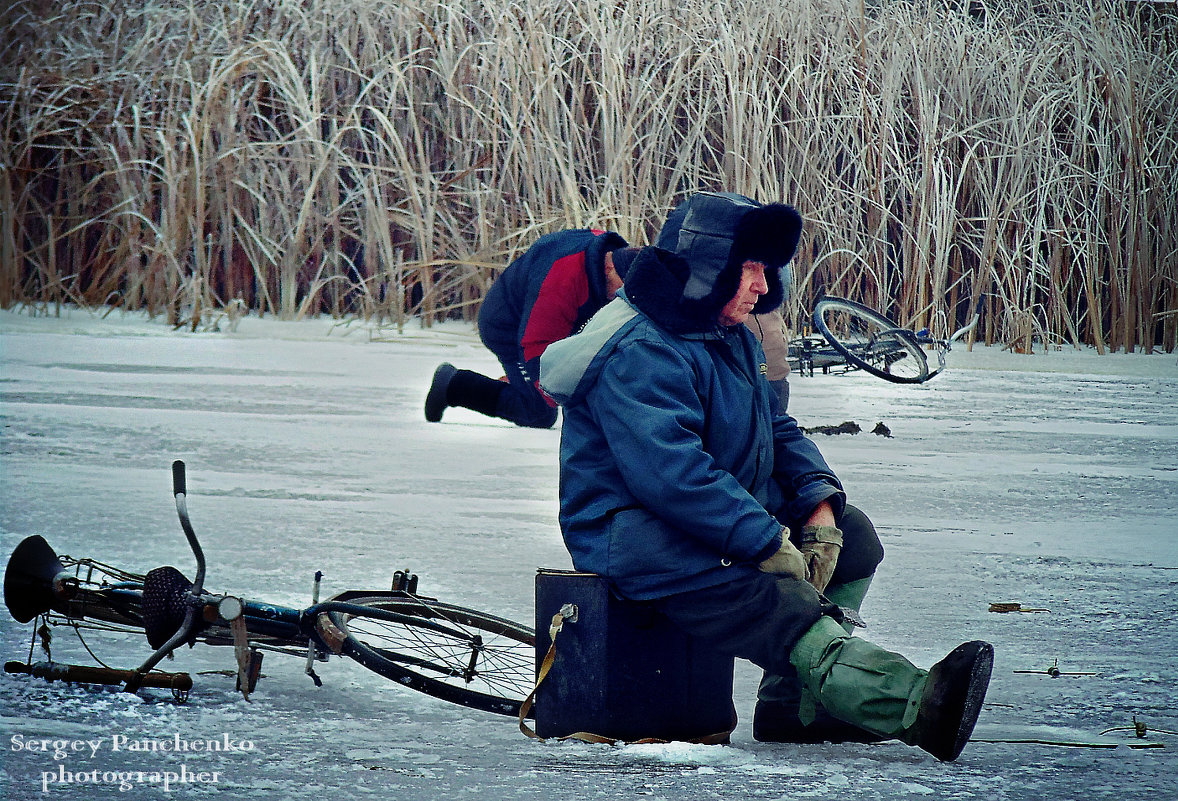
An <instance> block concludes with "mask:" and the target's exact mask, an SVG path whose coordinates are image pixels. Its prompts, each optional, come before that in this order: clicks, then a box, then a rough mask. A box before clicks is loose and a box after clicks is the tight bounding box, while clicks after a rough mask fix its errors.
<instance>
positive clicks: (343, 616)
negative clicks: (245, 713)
mask: <svg viewBox="0 0 1178 801" xmlns="http://www.w3.org/2000/svg"><path fill="white" fill-rule="evenodd" d="M347 595H348V596H349V597H348V598H347V601H346V602H345V603H338V602H328V604H327V605H326V607H327V609H328V616H329V617H330V619H331V622H332V623H333V624H334V625H335V626H337V627H338V628H339V629H340V630H341V631H342V632H343V633H344V635H345V637H344V641H343V644H342V651H343V653H345V654H347V655H348V656H350V657H351V658H353V659H355V660H356V661H357V662H359V663H360V664H362V665H364V667H366V668H368V669H369V670H373V671H375V672H376V673H379V674H380V675H382V676H384V677H386V678H389V679H392V680H393V681H396V682H398V683H400V684H404V685H405V686H406V687H410V688H412V689H414V690H418V691H420V692H423V693H426V694H428V695H432V696H434V697H435V698H440V699H442V700H443V701H449V702H450V703H454V704H460V705H462V706H467V707H472V708H474V709H481V710H483V711H486V712H494V713H497V714H500V715H513V716H514V715H518V714H519V709H520V705H521V704H522V703H523V700H524V698H526V697H527V695H528V693H530V692H531V691H532V687H533V686H534V684H535V678H536V651H535V644H536V637H535V633H534V632H533V631H532V630H531V629H530V628H527V627H526V626H523V625H521V624H519V623H514V622H512V621H510V620H505V619H503V618H499V617H495V616H494V615H488V614H486V613H483V612H479V611H476V610H474V609H465V608H463V607H461V606H454V605H453V604H447V603H442V602H441V601H435V600H433V599H428V598H419V597H417V596H413V595H405V594H397V593H389V594H388V595H384V594H372V595H358V596H354V597H352V596H351V594H350V593H348V594H347Z"/></svg>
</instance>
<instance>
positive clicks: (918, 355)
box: [814, 298, 929, 384]
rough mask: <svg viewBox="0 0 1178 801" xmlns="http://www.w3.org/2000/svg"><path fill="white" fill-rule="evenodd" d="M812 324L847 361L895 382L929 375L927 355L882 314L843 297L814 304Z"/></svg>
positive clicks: (912, 381)
mask: <svg viewBox="0 0 1178 801" xmlns="http://www.w3.org/2000/svg"><path fill="white" fill-rule="evenodd" d="M814 327H815V328H817V329H818V330H819V331H821V332H822V335H823V336H824V337H826V341H827V342H829V343H830V344H831V347H833V348H834V349H835V350H837V351H838V352H839V353H841V354H842V355H843V356H844V357H845V358H846V360H847V362H848V363H849V364H853V365H855V366H856V367H859V368H860V369H863V370H866V371H867V372H869V373H871V374H872V375H875V376H879V377H880V378H882V379H884V380H885V381H892V382H895V383H897V384H920V383H922V382H924V381H927V380H928V378H929V369H928V359H927V358H926V357H925V355H924V351H923V350H921V348H920V346H919V345H918V344H916V342H915V341H914V340H913V338H912V333H911V332H910V331H907V330H905V329H902V328H899V327H897V326H896V324H895V323H893V322H892V321H891V320H889V319H888V318H887V317H884V316H883V315H882V314H879V313H877V312H874V311H872V310H871V309H869V308H867V307H866V306H863V305H860V304H858V303H855V302H854V301H850V300H843V299H842V298H823V299H822V300H820V301H818V302H817V303H816V304H814Z"/></svg>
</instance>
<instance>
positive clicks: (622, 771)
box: [0, 310, 1178, 801]
mask: <svg viewBox="0 0 1178 801" xmlns="http://www.w3.org/2000/svg"><path fill="white" fill-rule="evenodd" d="M0 350H2V355H0V367H2V374H0V422H2V434H0V446H2V450H0V453H2V456H0V459H2V462H0V551H3V554H4V558H5V560H7V555H8V554H9V553H11V551H12V549H13V548H14V547H15V546H16V544H17V543H18V542H19V541H20V540H21V539H23V538H24V537H26V536H29V535H31V534H41V535H43V536H45V537H46V539H47V540H48V541H49V542H50V544H51V545H52V546H53V547H54V548H55V549H56V550H57V551H58V552H59V553H68V554H71V555H73V556H90V557H93V558H96V559H99V560H101V561H104V562H108V563H111V564H114V565H118V566H120V567H126V568H132V569H135V570H138V571H145V570H147V569H149V568H152V567H155V566H158V565H163V564H172V565H176V566H177V567H179V568H180V569H181V570H183V571H185V572H187V573H188V574H189V575H191V573H192V569H193V568H192V558H191V555H190V554H189V553H188V551H187V548H186V546H185V543H184V538H183V535H182V533H181V531H180V528H179V526H178V524H177V522H176V519H175V512H174V506H173V503H172V498H171V491H170V481H171V476H170V471H169V465H170V464H171V461H172V460H173V459H176V458H181V459H184V460H185V461H186V462H187V464H188V507H189V511H190V512H191V514H192V518H193V522H194V524H195V526H196V530H197V532H198V534H199V535H200V537H201V542H202V544H203V545H204V549H205V552H206V554H207V556H208V559H209V572H208V579H207V586H209V587H211V588H212V589H216V590H219V591H224V592H234V593H237V594H241V595H245V596H248V597H252V598H260V599H265V600H269V601H272V602H275V603H281V604H288V605H292V606H302V605H306V604H307V603H309V602H310V592H311V579H312V576H313V574H314V572H315V571H316V570H322V571H323V572H324V573H325V579H324V594H325V595H327V594H331V593H334V592H338V591H342V590H344V589H351V588H365V589H384V588H387V586H388V583H389V581H390V579H391V576H392V573H393V572H394V571H395V570H398V569H404V568H406V567H408V568H410V569H411V570H413V572H415V573H417V574H418V575H419V576H420V577H421V589H422V591H423V592H427V593H428V594H431V595H435V596H438V597H439V598H442V599H444V600H447V601H450V602H453V603H457V604H461V605H465V606H472V607H475V608H478V609H483V610H486V611H488V612H492V613H495V614H498V615H501V616H504V617H508V618H511V619H513V620H519V621H522V622H527V623H529V624H530V623H532V621H533V610H532V592H533V577H534V573H535V569H536V568H538V567H556V568H561V567H568V566H569V560H568V556H567V554H566V553H565V551H564V548H563V546H562V544H561V541H560V535H559V531H558V527H557V518H556V515H557V476H558V468H557V460H556V454H557V444H558V442H559V431H557V430H552V431H532V430H522V429H517V428H515V427H513V426H511V425H509V424H506V423H501V422H499V421H494V420H490V419H488V418H484V417H480V416H478V415H476V414H474V413H471V412H466V411H464V410H460V409H451V410H448V411H447V412H446V417H445V420H444V422H443V423H441V424H436V425H431V424H428V423H426V422H425V421H424V419H423V418H422V412H421V405H422V401H423V399H424V396H425V391H426V388H427V386H428V383H429V379H430V376H431V375H432V373H433V369H434V367H435V366H436V365H437V364H438V363H439V362H441V361H451V362H454V363H455V364H457V365H459V366H462V367H470V368H473V369H480V370H483V371H485V372H488V373H490V372H493V371H495V370H496V369H497V365H496V363H495V362H494V359H493V357H491V355H490V354H489V353H488V352H486V351H485V350H484V349H482V348H481V346H480V345H479V343H478V339H477V336H476V334H475V333H474V330H473V328H472V327H471V326H469V325H464V324H458V323H448V324H444V325H439V326H435V327H434V328H431V329H422V328H420V327H419V326H417V324H413V325H411V326H409V327H407V328H406V330H405V331H404V332H401V333H398V332H396V331H395V330H392V329H382V328H379V327H375V326H367V325H361V324H356V323H352V324H340V323H332V322H330V321H323V320H310V321H304V322H299V323H282V322H278V321H274V320H259V319H257V318H254V317H251V318H246V319H244V320H242V321H241V324H240V326H238V328H237V329H236V330H235V331H233V332H217V331H204V332H200V333H196V334H193V333H184V332H174V331H172V330H171V329H170V328H168V327H167V326H165V325H164V324H163V323H162V322H160V321H150V320H146V319H144V318H142V317H139V316H120V314H119V313H118V312H114V313H111V314H107V315H105V316H104V315H100V314H96V313H90V312H85V311H78V310H63V312H62V314H61V316H40V317H33V316H30V315H29V314H28V313H27V312H0ZM496 374H497V373H496ZM1175 398H1178V362H1176V360H1175V357H1174V355H1173V354H1169V355H1165V354H1158V355H1144V354H1129V355H1126V354H1114V355H1106V356H1096V355H1095V354H1092V353H1089V352H1079V351H1073V350H1070V349H1063V350H1053V351H1049V352H1046V353H1042V352H1041V353H1039V354H1036V355H1031V356H1020V355H1014V354H1011V353H1009V352H1005V351H1002V350H1000V349H998V348H981V347H978V348H975V349H974V350H972V351H969V350H967V349H965V348H964V347H960V346H959V347H958V348H956V349H955V350H954V351H953V352H952V353H951V354H950V366H949V370H948V371H947V372H946V373H945V374H944V375H941V376H939V377H937V378H936V379H934V380H933V381H932V382H930V383H928V384H926V385H923V386H917V387H911V386H895V385H890V384H887V383H885V382H882V381H879V380H877V379H874V378H871V377H869V376H866V375H847V376H816V377H813V378H803V377H795V378H793V380H792V400H791V411H792V412H793V414H794V415H795V416H796V417H797V418H798V419H799V421H800V422H801V424H802V425H804V426H807V427H812V426H819V425H832V426H834V425H839V424H841V423H843V422H845V421H854V422H856V423H857V424H858V425H859V426H860V427H861V428H862V433H859V434H856V435H853V436H851V435H836V436H823V435H821V434H815V435H814V436H815V438H816V440H817V441H818V443H819V446H820V447H821V448H822V449H823V452H824V453H825V454H826V456H827V458H828V460H829V461H830V462H831V463H832V465H833V466H834V467H835V468H836V470H837V471H838V472H839V473H840V475H841V477H842V478H843V481H844V483H845V484H846V486H847V488H848V492H849V494H850V497H851V499H852V500H853V502H855V503H856V504H857V505H859V506H860V507H861V508H863V509H865V510H866V511H867V512H868V513H869V514H870V515H871V517H872V518H873V520H874V521H875V523H876V525H877V527H878V528H879V531H880V533H881V537H882V539H883V542H884V545H885V548H886V549H887V557H886V559H885V561H884V563H883V565H882V566H881V570H880V572H879V574H878V576H877V579H876V582H875V585H874V587H873V591H872V594H871V595H870V596H869V597H868V601H867V603H866V605H865V608H864V616H865V617H866V618H867V620H868V624H869V628H868V630H867V631H866V632H865V633H864V636H868V637H871V638H872V639H874V640H875V641H876V642H878V643H879V644H881V645H883V646H885V647H889V648H893V649H895V650H899V651H901V652H903V653H905V654H906V655H907V656H909V657H910V658H911V659H913V661H915V662H917V663H918V664H923V665H926V666H927V665H929V664H931V663H932V662H934V661H936V660H937V659H939V658H940V657H941V656H942V655H943V654H944V653H946V652H947V651H948V650H949V649H951V648H952V647H953V646H955V645H956V644H957V643H959V642H961V641H963V640H966V639H974V638H981V639H986V640H989V641H991V642H993V643H994V645H995V648H996V651H997V661H996V665H995V672H994V680H993V683H992V685H991V690H990V694H989V696H988V699H987V705H986V707H985V709H984V711H983V714H982V718H981V722H980V723H979V725H978V729H977V731H976V733H975V736H976V737H977V738H981V739H1013V738H1018V737H1024V738H1025V737H1027V735H1028V734H1031V735H1034V736H1036V737H1040V738H1043V739H1085V740H1089V739H1090V740H1100V741H1108V742H1116V743H1125V742H1129V741H1131V740H1132V739H1133V737H1132V733H1131V732H1127V731H1125V730H1124V729H1125V727H1131V726H1132V723H1133V719H1134V717H1136V718H1137V720H1139V721H1143V722H1145V723H1146V724H1147V726H1148V727H1150V728H1151V729H1152V730H1153V731H1152V732H1151V734H1150V735H1149V738H1148V739H1150V740H1151V741H1157V742H1162V743H1164V745H1165V748H1163V749H1150V750H1133V749H1130V748H1128V747H1126V746H1124V745H1122V746H1121V747H1118V748H1115V749H1083V748H1066V747H1059V746H1048V745H1035V744H1011V743H985V742H975V743H972V744H971V745H970V746H968V747H967V748H966V750H965V752H964V754H963V755H962V756H961V758H960V759H959V760H958V761H957V762H955V763H953V764H942V763H939V762H937V761H936V760H935V759H933V758H932V757H930V756H928V755H926V754H924V753H923V752H920V751H917V750H914V749H911V748H908V747H906V746H903V745H900V744H897V743H883V744H876V745H840V746H836V745H820V746H790V745H769V744H762V743H757V742H754V741H753V740H752V737H751V733H750V730H749V724H750V721H751V719H752V706H753V696H754V693H755V688H756V681H757V678H758V676H757V671H756V670H755V669H753V668H752V667H751V666H750V665H747V664H738V668H737V681H736V684H737V686H736V704H737V710H738V712H739V714H740V717H741V723H740V725H739V727H738V728H737V730H736V731H735V732H734V734H733V737H732V743H731V744H730V745H727V746H703V745H692V744H685V743H669V744H661V745H658V744H649V745H626V746H616V747H610V746H600V745H586V744H581V743H551V742H550V743H540V742H536V741H532V740H528V739H526V738H524V737H523V736H522V735H521V734H520V733H519V731H518V729H517V727H516V725H515V722H514V721H513V720H512V719H509V718H502V717H498V716H494V715H490V714H486V713H482V712H478V711H472V710H468V709H464V708H461V707H457V706H453V705H450V704H446V703H443V702H441V701H438V700H436V699H433V698H431V697H429V696H425V695H421V694H418V693H414V692H413V691H411V690H408V689H405V688H404V687H401V686H399V685H397V684H395V683H393V682H389V681H387V680H384V679H382V678H381V677H379V676H377V675H376V674H373V673H370V672H368V671H366V670H364V669H363V668H361V667H360V666H359V665H357V664H354V663H351V662H348V661H346V660H332V662H330V663H329V664H326V665H321V666H319V669H318V672H319V674H320V675H321V676H323V678H324V686H323V687H321V688H316V687H315V686H314V685H313V684H312V682H311V681H310V680H309V679H308V678H307V677H306V676H304V675H303V673H302V668H303V665H302V663H301V660H298V659H290V658H284V657H282V656H281V655H274V654H272V655H269V656H268V657H267V660H266V662H265V664H264V668H263V672H264V674H265V675H264V677H263V678H262V680H261V682H260V684H259V686H258V689H257V691H256V692H255V694H254V695H253V696H252V703H246V702H245V701H243V700H242V699H241V697H240V695H238V694H236V693H235V692H234V689H233V679H232V678H231V677H230V676H227V675H225V673H224V672H225V671H227V670H228V669H229V668H231V667H232V661H233V660H232V650H231V649H221V648H209V647H205V646H198V647H197V648H194V649H191V650H189V649H183V650H182V651H181V652H179V653H178V654H177V657H176V659H175V660H174V661H172V662H167V663H165V664H164V667H165V668H166V669H169V670H184V671H187V672H190V673H192V674H193V676H194V678H195V680H196V687H195V689H194V691H193V693H192V697H191V699H190V700H189V702H188V703H187V704H184V705H180V704H177V703H174V702H173V701H172V699H171V698H170V696H169V695H168V694H167V693H166V692H162V691H144V692H142V693H141V694H140V695H139V696H129V695H126V694H123V693H120V692H118V691H117V690H115V689H107V688H94V687H80V686H67V685H62V684H60V683H47V682H44V681H42V680H39V679H30V678H28V677H25V676H13V675H3V676H2V677H0V715H2V717H0V742H2V743H3V746H2V748H3V750H2V751H0V753H2V754H3V759H2V761H0V788H2V793H3V795H4V797H6V798H12V799H18V798H41V797H44V798H59V799H94V798H108V797H109V798H114V797H118V798H136V799H137V798H180V799H189V798H191V799H201V798H213V797H227V798H244V797H249V798H255V799H284V800H286V799H320V798H323V797H325V796H328V795H330V796H332V797H339V798H344V799H389V798H414V799H455V798H457V799H461V798H467V797H469V798H478V799H482V800H483V801H496V800H497V799H549V798H567V799H582V798H584V799H590V798H592V799H596V798H630V797H642V798H652V799H657V798H665V799H709V798H722V799H754V798H755V799H761V798H764V799H787V798H839V799H845V798H862V799H873V798H879V799H910V798H911V799H926V798H985V799H988V800H990V801H1023V800H1026V801H1030V800H1031V799H1041V798H1053V799H1104V798H1108V799H1113V798H1116V799H1121V798H1124V797H1127V796H1129V797H1132V796H1139V797H1150V798H1158V799H1162V798H1178V779H1176V778H1175V776H1178V756H1176V754H1178V737H1176V736H1171V735H1168V734H1164V733H1162V732H1164V731H1170V732H1173V731H1178V711H1176V708H1175V707H1176V705H1175V701H1174V697H1175V694H1176V692H1178V655H1176V654H1178V632H1176V629H1175V624H1174V619H1175V617H1176V616H1178V591H1176V590H1178V411H1176V409H1175V400H1174V399H1175ZM877 422H883V423H884V424H885V425H886V426H887V427H888V429H890V431H891V434H892V436H891V437H883V436H876V435H873V434H871V433H870V432H871V430H872V428H873V427H874V426H875V424H876V423H877ZM995 602H1004V603H1021V604H1022V605H1023V606H1024V607H1031V608H1039V609H1046V610H1048V611H1046V612H1035V613H1008V614H998V613H993V612H990V611H989V606H990V604H991V603H995ZM32 642H33V640H32V631H31V629H30V627H29V626H22V625H19V624H17V623H16V622H15V621H14V620H12V618H11V617H10V616H8V615H7V613H6V612H0V650H2V652H3V653H2V655H3V658H4V659H6V660H8V659H15V660H24V659H25V658H27V657H28V656H29V655H30V651H32V655H33V656H34V658H37V657H39V653H38V651H37V649H36V647H34V646H32ZM85 645H86V646H88V647H89V648H90V649H91V650H93V651H94V653H95V654H96V655H97V656H98V657H100V658H102V659H103V660H104V661H106V662H108V663H113V664H117V665H118V666H120V667H133V666H135V665H137V664H138V663H139V662H141V661H142V660H143V659H144V658H145V657H146V656H147V654H148V653H149V652H150V650H149V648H148V647H147V644H146V641H145V640H144V639H143V638H142V637H138V638H136V637H131V636H129V635H123V634H114V635H112V634H102V633H94V632H91V633H89V634H87V635H86V641H85ZM53 656H54V658H55V659H57V660H60V661H66V662H75V663H82V664H92V663H93V659H92V657H91V656H90V655H89V654H88V653H87V652H86V650H85V647H84V646H83V645H82V644H81V643H80V642H79V641H78V639H77V638H76V637H75V636H74V635H73V633H72V632H70V631H68V630H61V629H58V630H55V631H54V636H53ZM1056 664H1058V667H1059V668H1060V670H1061V671H1065V672H1069V671H1071V672H1076V673H1094V674H1095V675H1077V676H1068V675H1062V676H1059V677H1056V678H1053V677H1051V676H1049V675H1047V673H1046V672H1044V671H1046V670H1047V669H1048V668H1050V667H1051V666H1053V665H1056ZM1016 671H1040V672H1038V673H1033V672H1016ZM1111 728H1116V729H1118V731H1114V732H1111V733H1109V734H1103V735H1102V734H1101V732H1102V731H1104V730H1106V729H1111ZM119 737H122V738H125V739H123V740H122V741H121V742H131V741H143V740H147V741H153V740H154V741H167V742H174V741H183V742H190V741H214V740H217V741H219V740H221V738H228V739H229V740H231V741H233V742H239V743H248V744H249V747H248V748H240V749H234V750H224V749H222V750H199V751H194V750H187V751H185V750H179V751H178V750H176V749H170V750H154V751H153V750H144V751H136V752H131V751H128V750H126V749H123V750H114V749H112V748H111V747H110V744H111V743H113V742H116V740H115V739H113V738H119ZM39 740H47V741H50V742H51V743H52V742H55V741H67V742H70V741H75V740H77V741H98V742H99V743H100V747H99V748H98V749H96V750H95V752H94V753H90V751H89V749H88V748H87V749H86V750H85V751H81V750H79V751H76V752H69V753H66V754H64V755H62V756H61V757H60V758H58V755H57V753H55V752H54V751H45V750H35V749H29V748H25V747H23V746H24V744H27V743H30V742H35V741H39ZM18 744H20V746H21V747H18ZM51 747H52V746H51ZM182 771H183V772H182ZM198 774H199V775H203V776H204V777H205V780H204V781H199V780H196V779H194V778H192V777H194V776H197V775H198ZM214 774H215V776H216V781H212V780H210V777H211V776H213V775H214ZM126 776H129V777H130V778H120V777H126ZM153 776H155V777H157V778H156V779H155V780H154V781H153V779H152V777H153ZM182 777H183V778H187V779H188V780H187V781H180V778H182ZM165 782H166V783H167V786H166V787H165ZM124 785H129V786H124Z"/></svg>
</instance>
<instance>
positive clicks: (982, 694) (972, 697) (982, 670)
mask: <svg viewBox="0 0 1178 801" xmlns="http://www.w3.org/2000/svg"><path fill="white" fill-rule="evenodd" d="M979 644H980V645H981V646H982V647H981V648H979V649H978V653H977V655H976V656H975V657H974V661H973V665H971V666H970V671H969V688H968V689H967V690H966V693H965V703H964V705H963V706H962V709H961V723H960V724H958V727H957V737H956V738H955V739H954V741H953V750H952V751H951V752H950V753H949V755H948V756H947V757H941V758H942V759H944V760H945V761H946V762H952V761H953V760H955V759H957V757H958V756H960V755H961V752H962V750H963V749H964V748H965V745H966V743H968V742H969V738H970V735H972V734H973V729H974V726H975V725H977V722H978V716H979V715H980V714H981V712H982V703H983V702H984V701H985V700H986V690H988V689H989V687H990V675H991V673H993V671H994V646H992V645H990V644H989V643H979Z"/></svg>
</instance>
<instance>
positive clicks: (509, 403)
mask: <svg viewBox="0 0 1178 801" xmlns="http://www.w3.org/2000/svg"><path fill="white" fill-rule="evenodd" d="M636 253H637V249H636V248H635V249H627V247H626V240H624V239H622V237H620V236H618V235H617V234H615V233H613V232H610V231H598V230H593V229H576V230H568V231H559V232H557V233H554V234H548V235H546V236H542V237H540V239H538V240H537V241H536V243H535V244H534V245H532V246H531V247H530V248H528V250H527V251H526V252H525V253H524V254H523V255H522V256H520V257H519V258H518V259H516V260H515V261H513V262H512V263H511V264H509V265H508V266H507V269H506V270H504V271H503V274H502V275H500V276H499V277H498V278H497V279H496V280H495V282H494V283H493V284H491V289H490V290H489V291H488V292H487V296H486V297H485V298H484V299H483V303H482V305H481V306H480V307H479V337H480V338H481V339H482V340H483V344H484V345H486V346H487V349H488V350H490V351H491V352H492V353H494V354H495V356H496V357H497V358H498V359H499V362H500V364H502V365H503V370H504V373H505V375H506V379H507V380H506V381H498V380H496V379H493V378H490V377H488V376H485V375H482V374H480V373H476V372H474V371H473V370H459V369H458V368H456V367H454V365H452V364H448V363H447V364H442V365H440V366H439V367H438V368H437V370H435V371H434V377H433V381H432V383H431V385H430V390H429V393H428V394H427V395H426V400H425V419H426V420H428V421H430V422H431V423H436V422H438V421H440V420H441V419H442V414H443V412H445V410H446V408H447V407H449V406H462V407H464V408H467V409H472V410H474V411H476V412H480V413H482V414H485V415H487V416H489V417H500V418H503V419H505V420H510V421H512V422H513V423H515V424H516V425H518V426H524V427H528V428H550V427H551V426H552V425H553V423H555V422H556V405H555V404H554V403H552V402H550V401H549V400H548V399H547V398H545V397H544V394H543V393H542V392H541V391H540V389H539V386H538V385H537V381H538V380H539V377H540V354H542V353H543V352H544V349H545V348H546V347H548V346H549V345H550V344H552V343H553V342H555V341H557V340H558V339H563V338H564V337H567V336H568V335H569V334H571V333H573V332H574V331H576V330H577V329H578V328H580V327H581V326H582V325H584V324H585V322H586V321H587V320H588V319H589V318H590V317H592V316H593V313H594V312H596V311H597V310H598V309H600V308H601V307H602V306H604V305H605V304H606V303H608V302H609V301H610V300H612V299H613V297H614V294H615V293H616V292H617V290H618V288H619V287H620V286H621V285H622V280H623V278H624V277H625V271H626V267H627V266H628V265H629V262H630V260H631V259H632V258H633V256H634V254H636Z"/></svg>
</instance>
